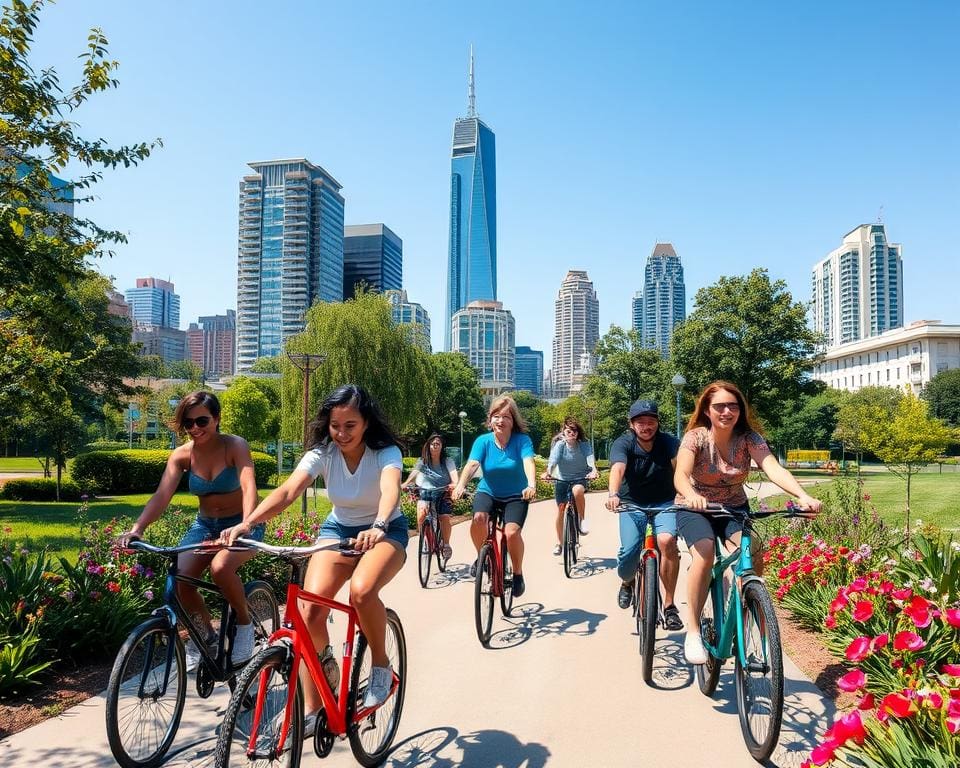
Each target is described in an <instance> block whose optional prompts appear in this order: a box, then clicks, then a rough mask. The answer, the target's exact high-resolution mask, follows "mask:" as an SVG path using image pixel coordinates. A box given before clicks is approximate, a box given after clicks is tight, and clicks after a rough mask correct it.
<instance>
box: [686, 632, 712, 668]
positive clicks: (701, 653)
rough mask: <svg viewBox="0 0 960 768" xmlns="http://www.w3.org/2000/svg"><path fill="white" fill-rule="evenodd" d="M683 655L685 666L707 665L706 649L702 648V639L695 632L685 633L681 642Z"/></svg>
mask: <svg viewBox="0 0 960 768" xmlns="http://www.w3.org/2000/svg"><path fill="white" fill-rule="evenodd" d="M683 655H684V656H685V657H686V659H687V664H706V663H707V649H706V648H704V647H703V639H702V638H701V637H700V635H698V634H697V633H696V632H687V636H686V637H685V638H684V640H683Z"/></svg>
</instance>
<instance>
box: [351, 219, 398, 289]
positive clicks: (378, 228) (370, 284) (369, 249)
mask: <svg viewBox="0 0 960 768" xmlns="http://www.w3.org/2000/svg"><path fill="white" fill-rule="evenodd" d="M361 283H362V284H364V285H365V286H366V289H367V290H368V291H377V292H380V293H382V292H383V291H389V290H400V287H401V286H402V285H403V241H402V240H401V239H400V238H399V237H397V236H396V234H395V233H394V232H392V231H391V230H390V228H389V227H387V226H384V225H383V224H359V225H350V226H346V227H344V228H343V300H344V301H346V300H347V299H352V298H353V297H354V295H355V292H356V289H357V286H358V285H360V284H361Z"/></svg>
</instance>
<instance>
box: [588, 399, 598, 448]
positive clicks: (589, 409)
mask: <svg viewBox="0 0 960 768" xmlns="http://www.w3.org/2000/svg"><path fill="white" fill-rule="evenodd" d="M586 411H587V416H589V417H590V451H591V453H594V454H596V449H595V448H594V446H593V414H594V413H596V412H597V409H596V408H595V407H594V406H592V405H588V406H587V407H586Z"/></svg>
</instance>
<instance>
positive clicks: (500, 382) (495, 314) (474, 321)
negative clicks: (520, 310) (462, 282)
mask: <svg viewBox="0 0 960 768" xmlns="http://www.w3.org/2000/svg"><path fill="white" fill-rule="evenodd" d="M450 338H451V349H450V351H451V352H460V353H462V354H464V355H466V357H467V360H468V361H469V363H470V365H472V366H473V367H474V368H476V369H477V372H478V373H479V374H480V389H481V390H482V391H483V394H484V395H499V394H500V393H501V392H507V391H510V390H512V389H513V388H514V380H515V375H516V373H515V371H516V369H515V366H516V346H515V340H516V324H515V323H514V319H513V315H512V314H511V312H510V310H509V309H504V308H503V304H502V303H501V302H499V301H471V302H470V303H469V304H467V306H465V307H464V308H463V309H461V310H458V311H457V312H455V313H454V315H453V320H452V321H451V322H450Z"/></svg>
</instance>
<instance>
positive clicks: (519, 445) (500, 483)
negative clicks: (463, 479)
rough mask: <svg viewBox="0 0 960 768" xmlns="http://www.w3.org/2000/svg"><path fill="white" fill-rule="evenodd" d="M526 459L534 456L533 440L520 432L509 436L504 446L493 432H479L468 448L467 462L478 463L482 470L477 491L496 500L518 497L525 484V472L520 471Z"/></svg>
mask: <svg viewBox="0 0 960 768" xmlns="http://www.w3.org/2000/svg"><path fill="white" fill-rule="evenodd" d="M527 458H529V459H532V458H533V443H532V442H530V437H529V436H528V435H525V434H524V433H523V432H514V433H513V434H512V435H510V440H509V442H508V443H507V445H506V446H505V447H504V448H503V449H501V448H500V447H499V446H498V445H497V443H496V441H495V440H494V439H493V432H487V434H485V435H480V437H478V438H477V439H476V440H475V441H474V443H473V447H472V448H471V449H470V461H478V462H480V469H482V470H483V477H482V478H481V479H480V484H479V485H478V486H477V490H478V491H479V492H481V493H486V494H489V495H490V496H493V498H495V499H505V498H507V497H508V496H519V495H520V494H521V493H523V489H524V488H526V487H527V475H526V473H525V472H524V471H523V460H524V459H527Z"/></svg>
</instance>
